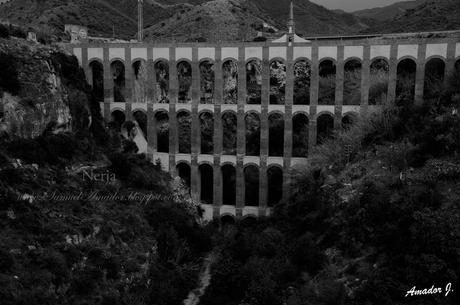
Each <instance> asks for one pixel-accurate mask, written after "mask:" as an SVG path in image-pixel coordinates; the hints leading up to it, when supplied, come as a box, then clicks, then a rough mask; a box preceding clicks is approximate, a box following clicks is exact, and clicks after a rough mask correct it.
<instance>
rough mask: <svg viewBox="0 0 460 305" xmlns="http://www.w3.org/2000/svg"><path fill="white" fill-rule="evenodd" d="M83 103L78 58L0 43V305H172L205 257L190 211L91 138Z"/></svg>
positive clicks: (146, 167) (141, 162)
mask: <svg viewBox="0 0 460 305" xmlns="http://www.w3.org/2000/svg"><path fill="white" fill-rule="evenodd" d="M91 95H92V94H91V90H90V87H89V85H88V84H87V83H86V80H85V78H84V74H83V70H82V69H81V68H80V67H79V66H78V62H77V60H76V58H75V57H74V56H70V55H69V54H67V53H65V51H63V50H60V49H58V48H56V47H50V46H44V45H41V44H36V43H30V42H27V41H25V40H22V39H17V38H11V39H7V38H0V244H1V248H0V300H1V302H0V303H1V304H2V305H17V304H28V305H43V304H49V305H76V304H80V305H83V304H101V305H102V304H154V302H158V303H157V304H166V302H172V303H171V304H179V303H181V302H182V300H183V299H185V298H186V297H187V295H188V293H189V291H190V290H192V289H194V287H195V283H196V279H197V277H198V273H199V265H200V262H201V260H202V254H203V252H205V251H208V250H209V248H210V245H211V242H210V240H209V237H208V234H207V233H206V232H205V229H204V227H201V226H200V225H199V223H198V221H199V218H198V213H199V212H198V210H197V207H196V204H195V203H194V202H192V200H191V199H190V196H189V195H188V191H187V190H185V188H184V187H183V186H182V184H181V183H180V182H179V181H178V180H177V179H172V178H171V176H170V175H169V174H167V173H165V172H162V171H161V167H160V166H158V165H156V164H152V162H150V161H149V160H147V158H145V156H144V155H137V154H133V153H132V151H126V148H127V147H132V146H130V145H129V144H130V143H131V144H132V142H130V141H129V140H127V139H121V138H120V135H119V134H117V133H113V132H112V133H111V132H106V129H105V128H102V130H101V129H100V128H99V129H97V128H95V127H97V126H98V125H99V124H102V118H101V116H100V109H94V107H93V106H92V103H90V101H89V100H90V97H91ZM96 104H97V103H96ZM87 108H91V111H89V110H88V109H87ZM89 112H91V118H92V121H91V122H92V123H91V127H88V125H89V122H88V114H89ZM70 116H71V117H72V120H71V122H72V123H69V122H70ZM53 118H54V119H53ZM67 123H68V124H70V125H71V126H72V128H71V129H70V128H68V127H69V126H68V125H67ZM58 124H59V125H58ZM96 130H99V132H96ZM101 177H102V178H101ZM104 177H105V178H104ZM149 196H150V197H149ZM153 198H154V199H153ZM197 266H198V267H197ZM164 283H167V284H166V285H165V284H164Z"/></svg>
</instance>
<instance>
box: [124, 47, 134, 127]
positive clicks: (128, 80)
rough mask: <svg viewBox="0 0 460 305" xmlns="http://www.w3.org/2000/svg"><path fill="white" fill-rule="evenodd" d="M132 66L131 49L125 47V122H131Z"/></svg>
mask: <svg viewBox="0 0 460 305" xmlns="http://www.w3.org/2000/svg"><path fill="white" fill-rule="evenodd" d="M133 91H134V90H133V65H132V64H131V48H130V47H129V46H127V47H125V96H124V98H125V101H126V109H125V113H126V120H127V121H131V120H133V112H132V109H133V106H132V103H133Z"/></svg>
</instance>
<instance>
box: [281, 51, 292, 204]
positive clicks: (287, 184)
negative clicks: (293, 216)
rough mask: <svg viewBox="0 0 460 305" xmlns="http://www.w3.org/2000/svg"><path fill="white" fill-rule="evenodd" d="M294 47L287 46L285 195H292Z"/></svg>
mask: <svg viewBox="0 0 460 305" xmlns="http://www.w3.org/2000/svg"><path fill="white" fill-rule="evenodd" d="M293 53H294V48H293V47H292V46H288V47H287V58H286V59H287V60H286V105H285V108H284V111H285V114H284V158H283V162H284V164H283V165H284V166H283V167H284V169H283V197H284V199H287V198H288V197H289V196H290V184H291V158H292V133H293V130H292V105H293V103H294V61H293V57H294V54H293Z"/></svg>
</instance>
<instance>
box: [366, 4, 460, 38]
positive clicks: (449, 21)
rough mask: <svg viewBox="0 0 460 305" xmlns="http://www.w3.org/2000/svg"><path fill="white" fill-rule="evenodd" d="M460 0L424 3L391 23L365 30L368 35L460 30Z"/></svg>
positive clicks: (386, 22)
mask: <svg viewBox="0 0 460 305" xmlns="http://www.w3.org/2000/svg"><path fill="white" fill-rule="evenodd" d="M459 15H460V0H436V1H433V0H432V1H428V2H426V3H423V4H421V5H419V6H417V7H416V8H413V9H409V10H407V11H406V12H405V13H404V14H402V15H401V16H399V17H396V18H394V19H393V20H391V21H390V22H388V21H384V22H380V23H377V24H376V25H374V26H372V27H370V28H368V29H366V30H364V31H363V32H366V33H391V32H418V31H447V30H458V29H460V18H458V16H459Z"/></svg>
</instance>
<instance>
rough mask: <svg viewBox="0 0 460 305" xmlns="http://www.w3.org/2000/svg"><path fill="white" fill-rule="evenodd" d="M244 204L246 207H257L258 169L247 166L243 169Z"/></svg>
mask: <svg viewBox="0 0 460 305" xmlns="http://www.w3.org/2000/svg"><path fill="white" fill-rule="evenodd" d="M244 185H245V190H246V191H245V194H244V203H245V205H246V206H259V168H257V166H254V165H249V166H246V167H245V168H244Z"/></svg>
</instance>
